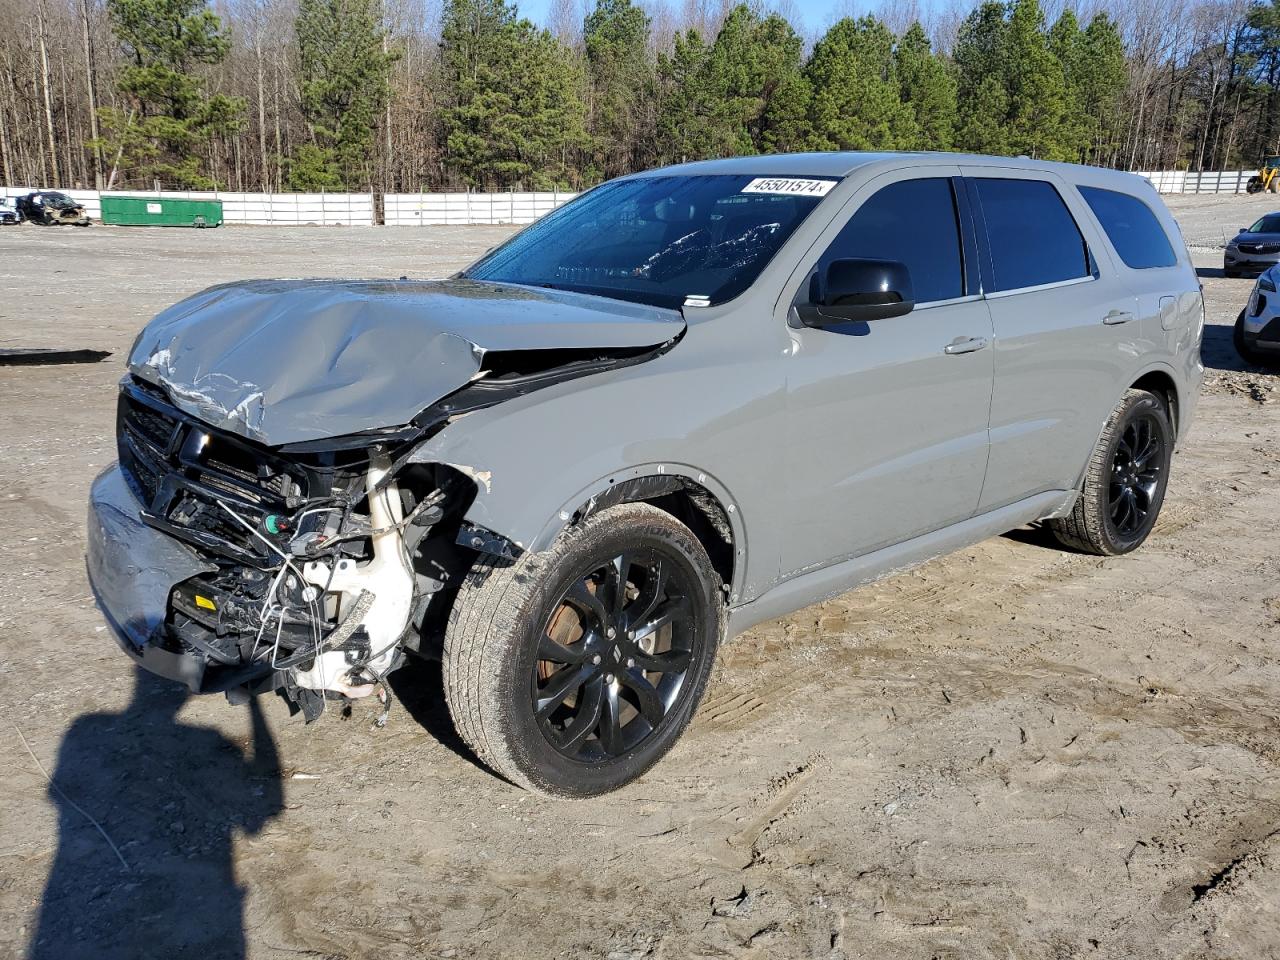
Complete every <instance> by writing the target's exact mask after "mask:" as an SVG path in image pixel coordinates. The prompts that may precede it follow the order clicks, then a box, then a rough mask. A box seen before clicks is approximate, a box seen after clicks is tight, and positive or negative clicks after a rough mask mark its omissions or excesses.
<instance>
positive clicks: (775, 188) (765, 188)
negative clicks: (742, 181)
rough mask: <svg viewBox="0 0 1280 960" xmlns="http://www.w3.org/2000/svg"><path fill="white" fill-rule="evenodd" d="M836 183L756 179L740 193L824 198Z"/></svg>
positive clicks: (775, 178)
mask: <svg viewBox="0 0 1280 960" xmlns="http://www.w3.org/2000/svg"><path fill="white" fill-rule="evenodd" d="M836 182H837V181H835V180H796V179H793V178H791V177H756V178H755V179H754V180H752V181H751V182H750V183H748V184H747V185H746V186H745V187H743V188H742V192H743V193H785V194H790V195H798V196H806V197H825V196H826V195H827V193H828V192H829V191H830V190H831V188H832V187H834V186H835V185H836Z"/></svg>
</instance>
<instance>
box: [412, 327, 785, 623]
mask: <svg viewBox="0 0 1280 960" xmlns="http://www.w3.org/2000/svg"><path fill="white" fill-rule="evenodd" d="M682 354H683V356H684V362H683V363H682V362H681V361H680V359H679V355H682ZM691 354H692V352H691V351H690V350H688V344H687V342H686V343H682V344H681V346H680V348H679V349H677V350H674V351H672V352H671V353H670V354H667V355H665V356H663V357H659V358H657V359H655V360H652V361H649V362H647V363H644V364H640V365H638V366H636V367H633V368H629V369H622V370H616V371H611V372H608V373H603V374H599V375H596V376H593V377H590V378H586V379H583V380H576V381H570V382H567V383H562V384H558V385H556V386H553V387H548V388H546V389H544V390H540V391H538V392H536V393H533V394H530V395H527V396H524V397H519V398H516V399H512V400H509V401H506V402H504V403H500V404H497V405H496V406H493V407H488V408H485V409H481V410H476V411H474V412H472V413H468V414H466V415H464V416H460V417H458V418H457V419H455V420H453V421H452V422H450V423H449V424H448V425H446V426H445V427H444V429H443V430H441V431H440V432H439V433H437V434H436V435H434V436H433V437H431V438H429V439H428V440H426V441H425V442H424V443H423V444H422V445H421V446H419V447H418V448H417V449H416V450H415V451H414V452H413V454H412V455H411V457H410V460H411V461H413V462H419V463H439V464H444V465H447V466H450V467H453V468H454V469H456V470H458V471H460V472H461V473H463V474H465V475H467V476H469V477H470V478H471V479H472V480H473V481H474V482H475V487H476V496H475V499H474V501H473V502H472V503H471V505H470V507H469V508H468V510H467V513H466V518H465V519H466V520H467V522H468V523H470V524H472V525H474V526H477V527H482V528H485V529H487V530H489V531H492V532H493V533H496V534H499V535H501V536H503V537H506V538H507V539H508V540H510V541H511V542H512V543H514V544H515V545H516V546H517V547H519V548H521V549H524V550H532V551H539V550H544V549H546V548H547V547H548V546H549V545H550V544H551V543H552V542H553V541H554V539H555V538H556V536H557V535H558V534H559V533H560V531H561V530H562V529H563V528H564V526H565V525H566V524H567V523H569V522H570V521H571V520H572V519H573V517H574V515H575V514H577V513H578V512H579V511H580V510H582V509H583V508H584V507H587V505H588V504H590V502H591V501H592V499H593V498H598V497H601V496H603V495H605V494H606V492H607V491H608V490H609V488H610V487H614V486H617V485H618V484H620V483H625V482H627V481H632V480H636V479H638V478H642V477H648V476H655V477H657V476H674V477H679V478H681V479H682V480H684V481H687V482H688V484H689V485H691V486H697V487H701V488H703V489H704V490H705V491H707V493H709V494H710V495H712V496H714V497H715V498H716V499H717V500H718V501H719V503H720V506H721V507H722V508H723V510H724V513H725V515H726V516H727V517H728V518H729V523H730V527H731V532H732V534H733V540H734V552H735V557H734V565H733V566H734V577H733V579H734V583H733V584H732V585H731V587H732V590H731V602H740V603H745V602H747V601H748V600H750V599H752V598H754V597H755V596H756V595H758V593H759V592H761V591H762V590H763V589H765V588H766V587H767V585H768V584H769V583H771V582H773V580H775V579H776V577H777V560H778V556H779V550H778V544H777V542H776V541H777V530H778V529H779V528H780V527H781V526H782V524H769V523H767V522H766V523H765V524H764V527H762V530H763V534H761V535H756V531H749V529H748V524H749V523H750V518H751V517H753V516H762V517H766V518H767V517H768V516H769V515H771V511H770V506H771V508H772V515H776V514H777V511H778V501H779V499H780V482H781V479H780V476H779V473H778V471H777V469H775V468H776V466H777V465H778V464H780V463H781V462H782V454H781V451H780V450H779V449H778V447H779V444H780V443H781V441H782V438H783V431H782V429H781V424H782V422H783V417H784V415H785V407H784V404H783V400H782V397H783V394H782V390H781V378H780V377H779V376H778V374H777V371H776V367H775V368H773V369H770V367H769V365H768V364H767V363H765V362H763V361H762V362H760V363H759V364H756V363H751V362H748V363H745V364H743V363H741V362H737V363H734V364H732V366H729V367H727V368H726V367H725V366H719V367H718V366H717V362H718V363H719V364H722V365H723V364H726V359H725V358H724V357H720V358H717V362H712V363H709V364H705V365H699V362H698V358H697V357H696V356H692V355H691ZM771 378H776V380H777V382H776V383H771V382H770V379H771ZM691 461H696V462H691ZM770 531H774V535H772V536H771V535H770ZM749 540H750V543H751V549H750V550H748V549H747V544H748V541H749ZM734 595H736V601H735V599H732V598H733V597H734Z"/></svg>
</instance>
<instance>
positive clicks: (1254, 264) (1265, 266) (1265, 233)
mask: <svg viewBox="0 0 1280 960" xmlns="http://www.w3.org/2000/svg"><path fill="white" fill-rule="evenodd" d="M1277 263H1280V212H1277V213H1268V214H1267V215H1266V216H1264V217H1261V218H1259V220H1258V221H1257V222H1256V223H1254V224H1253V226H1250V227H1243V228H1241V230H1240V232H1239V233H1237V234H1236V235H1235V236H1234V237H1232V238H1231V240H1229V241H1228V242H1227V252H1226V253H1225V254H1223V257H1222V272H1223V273H1224V274H1226V275H1227V276H1228V277H1239V276H1243V275H1244V274H1246V273H1261V272H1262V271H1264V270H1269V269H1271V268H1272V267H1274V266H1275V265H1276V264H1277Z"/></svg>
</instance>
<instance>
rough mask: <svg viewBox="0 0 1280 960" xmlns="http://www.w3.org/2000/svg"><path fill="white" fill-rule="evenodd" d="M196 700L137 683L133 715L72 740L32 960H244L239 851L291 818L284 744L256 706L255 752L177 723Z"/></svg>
mask: <svg viewBox="0 0 1280 960" xmlns="http://www.w3.org/2000/svg"><path fill="white" fill-rule="evenodd" d="M187 696H188V694H187V691H186V690H185V689H184V688H182V687H178V686H176V685H174V684H171V683H168V682H166V681H163V680H159V679H157V678H154V677H152V676H151V675H150V674H146V673H142V672H138V673H137V674H136V676H135V680H134V692H133V699H132V700H131V701H130V703H129V705H128V706H127V707H126V708H125V709H124V710H122V711H120V712H119V713H109V712H107V713H93V714H86V715H85V716H82V717H80V718H79V719H77V720H76V721H75V722H74V723H73V724H72V725H71V727H70V729H69V730H68V731H67V733H66V736H64V737H63V740H62V745H61V747H60V749H59V752H58V759H57V765H56V769H55V770H54V771H52V773H53V779H54V782H55V783H56V784H57V785H58V787H60V788H61V791H62V792H59V791H58V790H56V789H53V788H51V789H50V792H49V798H50V800H51V801H52V802H53V803H54V805H55V806H56V807H57V809H58V845H57V851H56V854H55V857H54V862H53V866H52V869H51V870H50V873H49V879H48V883H47V885H46V887H45V891H44V897H43V898H42V901H41V905H40V919H39V924H38V927H37V930H36V934H35V937H34V938H33V939H32V941H31V948H30V957H31V958H32V960H68V958H73V957H93V958H94V960H107V958H126V957H128V958H133V957H199V958H200V960H223V958H239V957H243V956H244V955H245V932H244V902H243V901H244V890H243V889H242V888H241V886H240V884H239V882H238V879H237V877H236V872H235V864H234V860H233V857H232V854H233V844H234V842H235V839H236V838H237V837H238V836H244V835H252V834H255V833H258V832H260V831H261V830H262V829H263V828H264V827H265V826H266V824H267V823H268V822H270V821H271V819H272V818H274V817H276V816H278V815H279V814H280V812H281V810H282V809H283V796H282V787H281V778H280V769H279V762H278V759H277V756H276V748H275V743H274V741H273V740H272V739H271V734H270V732H269V731H268V729H267V726H266V723H265V721H264V720H263V717H262V712H261V706H260V705H259V703H258V701H257V700H256V699H255V700H253V701H251V702H250V706H249V708H248V709H249V710H250V712H251V715H252V738H251V743H250V744H249V745H248V749H247V750H246V749H242V747H241V745H240V744H238V743H235V742H233V741H231V740H229V739H228V738H226V737H224V736H223V735H222V734H221V733H219V732H218V731H216V730H213V729H211V728H208V727H199V726H194V725H191V724H186V723H183V722H181V721H179V720H178V718H177V714H178V711H179V710H180V709H181V707H182V705H183V704H184V703H185V702H186V699H187ZM89 816H92V817H93V818H94V820H97V821H98V823H99V824H100V825H101V827H102V830H103V832H105V834H106V836H107V837H110V838H111V841H112V842H113V843H114V844H115V846H116V847H117V848H118V850H119V855H118V856H117V854H116V852H114V851H113V849H112V846H111V844H110V843H108V841H107V840H106V839H105V838H104V836H103V834H102V833H100V832H99V831H98V829H97V828H96V827H95V826H94V824H93V823H92V822H91V821H90V819H89ZM121 860H123V863H122V862H121Z"/></svg>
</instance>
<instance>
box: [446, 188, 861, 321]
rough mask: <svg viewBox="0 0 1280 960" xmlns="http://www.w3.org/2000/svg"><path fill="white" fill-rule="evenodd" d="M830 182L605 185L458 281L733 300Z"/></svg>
mask: <svg viewBox="0 0 1280 960" xmlns="http://www.w3.org/2000/svg"><path fill="white" fill-rule="evenodd" d="M836 183H837V181H836V180H834V179H823V180H812V179H809V180H804V179H794V178H776V177H749V176H726V175H716V176H667V177H662V176H659V177H643V178H639V179H635V180H619V181H613V182H611V183H606V184H604V185H603V186H600V187H597V188H596V189H595V190H592V191H590V192H589V193H586V194H584V195H583V196H581V197H579V198H578V199H576V200H574V201H573V202H571V203H567V204H565V205H564V206H563V207H561V208H560V209H558V210H556V211H554V212H552V213H550V214H548V215H547V216H546V217H544V218H543V219H541V220H539V221H538V222H537V223H535V224H534V225H533V226H531V227H529V228H528V229H526V230H524V231H522V232H521V233H519V234H517V235H516V236H515V237H513V238H512V239H511V240H509V241H508V242H507V243H505V244H503V245H502V246H501V247H499V248H498V249H496V250H494V251H493V252H492V253H490V254H488V255H487V256H485V257H483V258H482V259H481V260H479V261H478V262H477V263H475V264H474V265H473V266H471V267H470V268H469V269H468V270H466V271H465V272H464V273H463V276H465V277H468V278H470V279H474V280H493V281H497V282H500V283H519V284H524V285H527V286H535V287H552V288H554V289H557V290H574V291H578V292H580V293H592V294H596V295H599V296H604V297H615V298H617V299H620V300H633V301H636V302H638V303H647V304H652V305H654V306H661V307H679V306H680V305H681V304H683V303H684V302H685V300H686V299H688V298H690V297H694V298H697V299H699V300H702V301H704V302H707V303H713V304H714V303H723V302H724V301H726V300H732V299H733V298H734V297H736V296H737V295H738V294H740V293H742V291H744V290H746V289H747V287H749V286H751V284H752V283H753V282H754V281H755V279H756V277H757V276H759V275H760V271H761V270H763V269H764V267H765V265H766V264H767V263H768V262H769V261H770V260H771V259H772V258H773V255H774V254H775V253H777V251H778V248H779V247H781V246H782V244H783V243H784V242H785V241H786V239H787V238H788V237H789V236H791V234H792V232H793V231H794V230H795V228H796V227H797V226H799V224H800V222H801V221H803V220H804V218H805V217H806V216H808V215H809V212H810V211H812V210H813V208H814V207H816V206H817V205H818V204H819V203H820V202H821V200H822V198H823V197H824V196H825V195H826V194H827V193H828V192H829V191H830V189H831V188H832V187H833V186H835V185H836Z"/></svg>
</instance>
